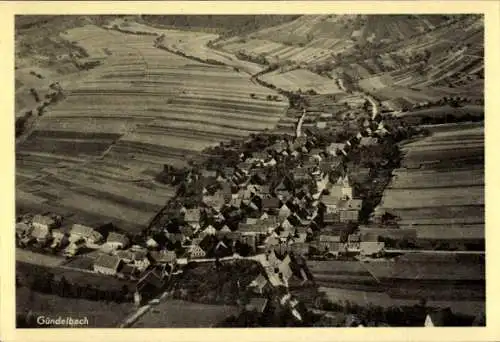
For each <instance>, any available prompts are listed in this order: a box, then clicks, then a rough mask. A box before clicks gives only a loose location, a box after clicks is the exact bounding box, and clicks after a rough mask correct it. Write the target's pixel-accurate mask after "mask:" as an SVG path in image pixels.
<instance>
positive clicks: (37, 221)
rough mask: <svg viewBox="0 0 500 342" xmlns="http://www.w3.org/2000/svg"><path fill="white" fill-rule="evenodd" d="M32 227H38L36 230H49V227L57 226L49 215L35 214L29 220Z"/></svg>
mask: <svg viewBox="0 0 500 342" xmlns="http://www.w3.org/2000/svg"><path fill="white" fill-rule="evenodd" d="M31 224H32V225H33V228H34V229H37V228H38V231H47V232H50V230H51V229H54V228H57V226H58V225H57V222H56V220H54V219H53V218H52V217H50V216H44V215H38V214H37V215H35V216H34V217H33V220H32V221H31Z"/></svg>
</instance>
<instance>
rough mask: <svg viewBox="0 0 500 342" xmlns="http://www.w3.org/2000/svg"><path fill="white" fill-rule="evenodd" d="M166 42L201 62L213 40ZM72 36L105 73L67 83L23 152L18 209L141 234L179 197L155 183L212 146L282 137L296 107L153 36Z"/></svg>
mask: <svg viewBox="0 0 500 342" xmlns="http://www.w3.org/2000/svg"><path fill="white" fill-rule="evenodd" d="M134 25H136V26H137V27H136V26H134ZM127 29H128V30H131V31H133V30H132V29H135V30H137V31H141V32H142V31H144V30H147V29H149V30H150V31H154V32H156V31H157V30H159V32H161V33H165V32H166V31H165V30H161V29H153V28H149V27H147V26H145V25H141V24H133V23H129V26H128V27H127ZM164 31H165V32H164ZM166 33H168V34H166V36H167V37H168V39H174V38H175V39H176V43H175V44H181V43H185V44H182V46H183V47H184V48H186V51H185V52H186V54H190V53H193V54H197V56H200V54H203V53H204V52H203V51H209V49H208V48H206V47H205V43H206V42H207V41H206V40H207V39H209V38H210V39H212V38H213V35H210V34H206V33H197V32H181V31H172V30H170V31H168V32H166ZM62 37H64V39H66V40H69V41H72V42H75V43H77V44H78V45H79V46H81V47H82V48H84V49H85V50H86V51H87V53H88V54H89V56H90V57H89V58H99V59H101V60H102V65H101V66H99V67H97V68H95V69H92V70H90V71H87V72H85V73H81V75H79V76H80V77H79V78H78V79H72V80H69V79H68V80H67V81H65V82H64V83H63V84H62V86H63V89H64V92H65V94H66V99H65V100H64V101H62V102H60V103H58V104H56V105H54V106H52V107H51V108H50V109H48V110H47V112H46V113H44V115H43V116H42V117H39V118H38V120H37V122H36V124H35V126H34V129H33V132H32V134H31V135H29V136H28V137H27V139H25V140H24V141H22V142H20V143H19V144H18V145H17V146H16V181H17V188H16V189H17V195H16V198H17V203H16V204H17V207H18V210H25V211H26V210H27V209H28V208H32V207H36V206H37V205H40V204H43V205H44V208H45V209H47V211H57V212H59V213H61V214H63V215H64V216H74V217H76V216H77V217H78V218H79V219H81V220H82V221H83V222H80V223H88V222H89V221H91V222H92V223H94V224H97V225H100V224H104V223H108V222H113V223H116V224H118V225H120V226H122V227H121V228H124V229H125V230H128V231H130V232H132V233H135V232H137V231H138V230H139V229H141V228H143V227H144V226H146V225H147V224H148V222H149V220H150V219H151V218H152V217H153V216H154V215H155V214H156V212H157V211H158V209H159V208H161V207H162V206H163V205H164V204H165V203H166V201H167V200H168V199H169V198H170V197H171V196H172V195H173V194H174V190H173V189H172V188H170V187H169V186H165V185H162V184H159V183H157V182H155V181H154V177H155V175H156V174H158V173H159V172H160V171H161V170H162V169H163V165H164V164H170V165H174V166H178V167H182V166H185V165H186V164H187V161H188V159H189V158H190V157H191V156H195V155H196V154H197V153H199V152H200V151H201V150H203V149H204V148H206V147H208V146H213V145H217V144H219V143H220V142H221V141H228V140H231V139H238V138H242V137H245V136H247V135H249V134H250V133H255V132H259V131H262V130H265V129H270V128H273V127H274V126H275V125H276V124H277V123H278V121H279V119H280V117H281V116H282V115H283V114H284V113H285V111H286V106H287V101H286V99H284V100H282V101H281V102H276V101H268V100H267V97H268V95H276V93H274V92H273V91H271V90H268V89H267V88H263V87H261V86H259V85H256V84H254V83H252V82H251V81H250V78H249V75H248V74H246V73H244V72H238V71H235V70H234V69H233V66H221V65H209V64H205V63H200V62H196V61H193V60H190V59H188V58H185V57H182V56H178V55H176V54H172V53H170V52H167V51H164V50H161V49H159V48H155V47H154V46H153V40H154V37H153V36H149V35H137V34H127V33H121V32H117V31H114V30H106V29H103V28H99V27H97V26H94V25H84V26H80V27H77V28H75V29H69V30H67V31H65V32H64V33H63V34H62ZM168 39H167V41H168ZM179 41H180V43H179ZM168 42H169V44H170V43H172V44H174V43H173V42H170V41H168ZM175 44H174V45H175ZM172 46H173V45H172ZM196 49H199V50H196ZM210 51H212V50H210ZM201 57H202V58H205V57H206V58H212V57H214V56H211V55H210V56H208V55H207V56H205V57H203V56H201ZM214 58H216V57H214ZM220 58H223V59H224V58H225V57H220ZM240 62H241V61H238V62H237V64H236V65H238V66H241V65H240V64H239V63H240ZM245 65H246V64H245ZM241 67H243V66H241ZM259 70H260V69H259ZM251 95H252V96H251ZM279 97H281V96H279ZM124 108H126V109H125V110H124ZM82 211H83V212H82Z"/></svg>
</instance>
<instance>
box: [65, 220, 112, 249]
mask: <svg viewBox="0 0 500 342" xmlns="http://www.w3.org/2000/svg"><path fill="white" fill-rule="evenodd" d="M69 239H70V241H77V240H79V239H84V240H85V241H86V242H87V243H91V244H96V243H99V242H102V241H103V239H104V238H103V236H102V235H101V234H100V233H99V232H97V231H95V230H94V229H93V228H92V227H88V226H84V225H82V224H74V225H73V226H72V227H71V231H70V236H69Z"/></svg>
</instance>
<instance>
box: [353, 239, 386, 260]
mask: <svg viewBox="0 0 500 342" xmlns="http://www.w3.org/2000/svg"><path fill="white" fill-rule="evenodd" d="M384 247H385V243H384V242H382V241H378V236H377V235H376V234H363V235H362V236H361V241H360V244H359V251H360V253H361V255H364V256H371V255H377V254H379V253H381V252H383V251H384Z"/></svg>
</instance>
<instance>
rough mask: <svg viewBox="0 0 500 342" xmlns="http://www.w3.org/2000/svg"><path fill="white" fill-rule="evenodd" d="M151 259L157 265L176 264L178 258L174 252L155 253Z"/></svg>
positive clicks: (152, 253) (151, 254)
mask: <svg viewBox="0 0 500 342" xmlns="http://www.w3.org/2000/svg"><path fill="white" fill-rule="evenodd" d="M150 256H151V259H152V260H153V261H154V262H155V263H157V264H175V263H176V261H177V256H176V254H175V252H174V251H153V252H151V253H150Z"/></svg>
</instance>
